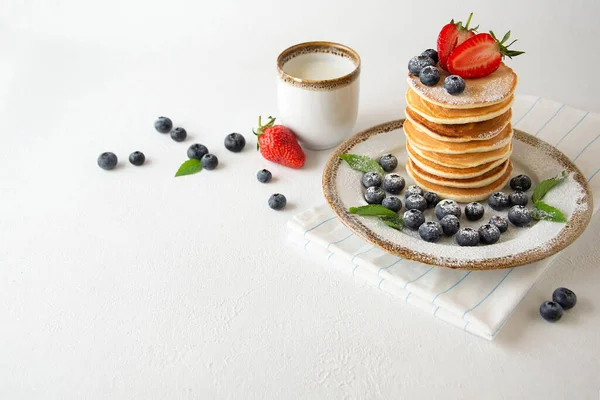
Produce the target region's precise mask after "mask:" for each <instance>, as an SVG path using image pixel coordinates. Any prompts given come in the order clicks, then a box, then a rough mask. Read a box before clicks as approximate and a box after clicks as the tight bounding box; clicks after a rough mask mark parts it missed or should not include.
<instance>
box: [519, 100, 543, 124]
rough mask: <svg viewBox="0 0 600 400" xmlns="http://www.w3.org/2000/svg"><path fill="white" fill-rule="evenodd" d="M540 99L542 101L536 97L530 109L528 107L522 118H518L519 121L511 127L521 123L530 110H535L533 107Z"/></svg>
mask: <svg viewBox="0 0 600 400" xmlns="http://www.w3.org/2000/svg"><path fill="white" fill-rule="evenodd" d="M541 99H542V98H541V97H538V98H537V100H536V101H534V102H533V104H532V105H531V107H529V110H527V112H526V113H525V114H523V116H522V117H521V118H519V120H518V121H517V122H515V123H514V124H513V126H517V124H518V123H519V122H521V121H522V120H523V118H525V117H526V116H527V115H528V114H529V113H530V112H531V110H533V109H534V108H535V106H536V105H537V103H539V101H540V100H541Z"/></svg>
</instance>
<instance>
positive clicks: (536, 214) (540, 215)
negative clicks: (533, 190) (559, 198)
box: [531, 201, 567, 222]
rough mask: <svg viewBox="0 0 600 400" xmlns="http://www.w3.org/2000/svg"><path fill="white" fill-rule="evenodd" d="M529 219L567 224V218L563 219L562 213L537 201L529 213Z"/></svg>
mask: <svg viewBox="0 0 600 400" xmlns="http://www.w3.org/2000/svg"><path fill="white" fill-rule="evenodd" d="M531 217H532V218H533V219H535V220H538V221H540V220H544V221H552V222H567V218H565V216H564V214H563V213H562V211H560V210H559V209H558V208H554V207H552V206H551V205H548V204H546V203H544V202H543V201H537V202H536V203H535V208H534V209H533V211H532V212H531Z"/></svg>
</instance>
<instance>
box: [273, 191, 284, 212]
mask: <svg viewBox="0 0 600 400" xmlns="http://www.w3.org/2000/svg"><path fill="white" fill-rule="evenodd" d="M286 204H287V199H286V198H285V196H284V195H282V194H281V193H275V194H272V195H271V197H269V207H271V208H272V209H273V210H283V208H285V205H286Z"/></svg>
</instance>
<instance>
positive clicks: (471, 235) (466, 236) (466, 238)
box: [456, 228, 479, 246]
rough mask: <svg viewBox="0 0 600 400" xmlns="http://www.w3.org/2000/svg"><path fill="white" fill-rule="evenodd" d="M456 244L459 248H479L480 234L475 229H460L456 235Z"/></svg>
mask: <svg viewBox="0 0 600 400" xmlns="http://www.w3.org/2000/svg"><path fill="white" fill-rule="evenodd" d="M456 243H458V245H459V246H477V245H478V244H479V232H477V231H476V230H475V229H473V228H460V229H459V230H458V233H457V234H456Z"/></svg>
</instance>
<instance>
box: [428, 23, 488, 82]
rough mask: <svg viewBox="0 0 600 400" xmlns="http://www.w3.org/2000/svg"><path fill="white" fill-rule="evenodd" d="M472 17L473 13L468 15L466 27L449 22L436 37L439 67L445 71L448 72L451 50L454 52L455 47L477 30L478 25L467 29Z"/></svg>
mask: <svg viewBox="0 0 600 400" xmlns="http://www.w3.org/2000/svg"><path fill="white" fill-rule="evenodd" d="M472 17H473V13H471V14H470V15H469V19H468V20H467V25H465V26H463V24H462V22H461V21H458V22H456V23H455V22H454V20H452V21H450V23H449V24H447V25H444V27H443V28H442V30H441V31H440V34H439V35H438V40H437V51H438V57H439V58H440V67H442V68H444V69H445V70H446V71H447V70H448V67H447V62H448V57H450V54H451V53H452V50H454V48H455V47H456V46H458V45H459V44H461V43H463V42H464V41H466V40H467V39H470V38H472V37H473V36H475V31H476V30H477V28H479V25H478V26H476V27H475V28H469V24H470V23H471V18H472Z"/></svg>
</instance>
